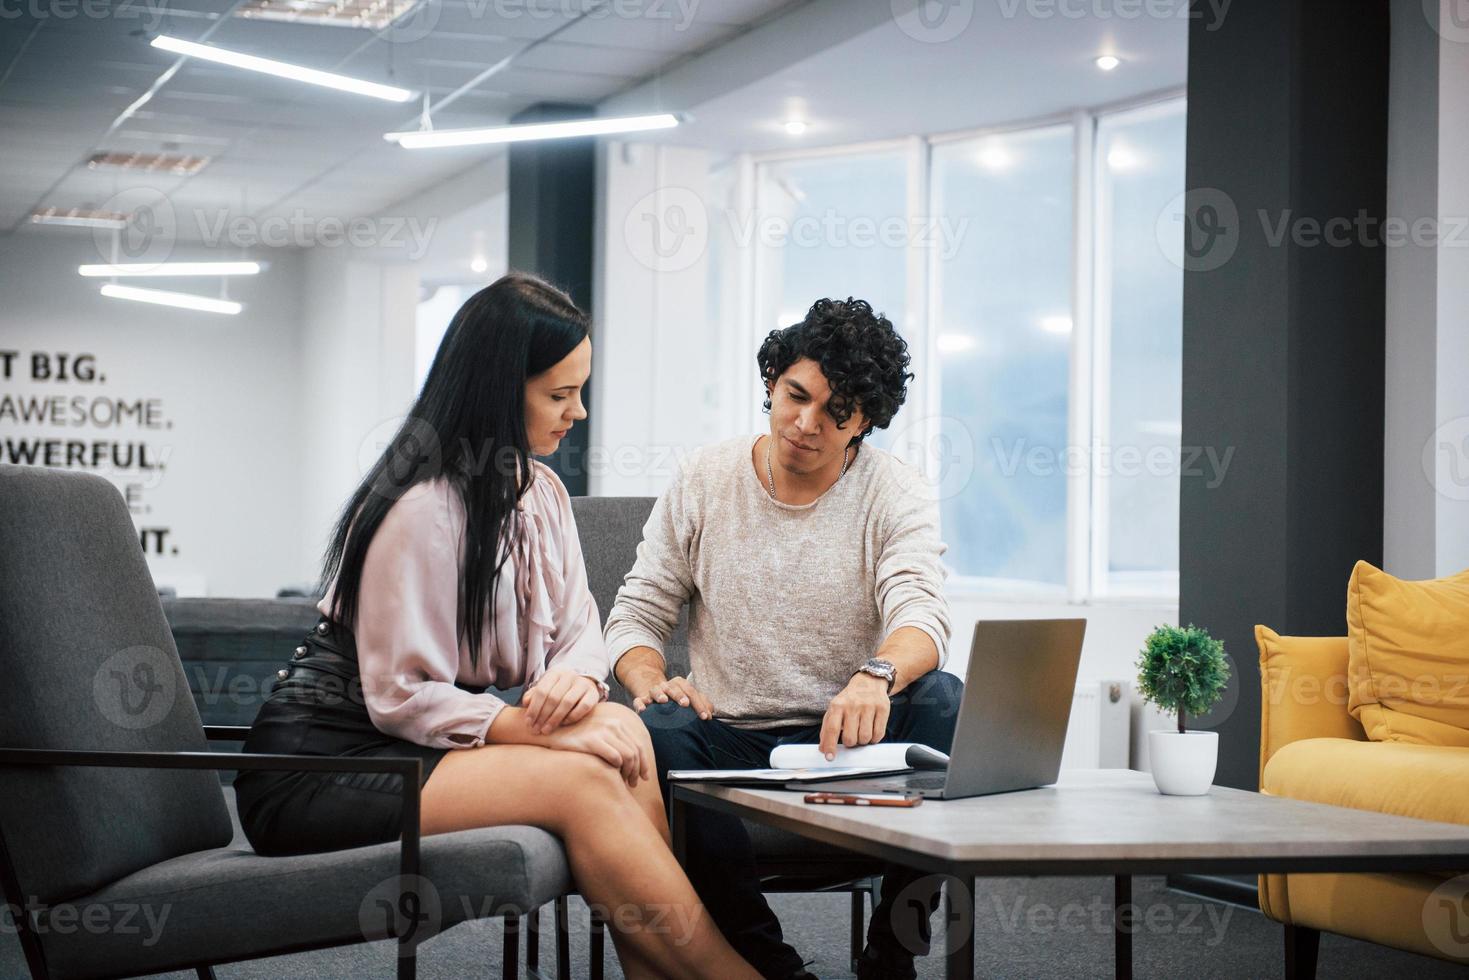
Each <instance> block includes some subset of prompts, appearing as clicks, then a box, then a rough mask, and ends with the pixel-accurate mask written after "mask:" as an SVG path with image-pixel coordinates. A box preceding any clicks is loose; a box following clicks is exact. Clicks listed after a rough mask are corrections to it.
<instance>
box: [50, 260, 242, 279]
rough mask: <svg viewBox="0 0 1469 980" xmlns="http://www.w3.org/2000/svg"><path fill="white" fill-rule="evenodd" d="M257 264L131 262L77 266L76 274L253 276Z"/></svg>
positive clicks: (98, 275) (93, 276)
mask: <svg viewBox="0 0 1469 980" xmlns="http://www.w3.org/2000/svg"><path fill="white" fill-rule="evenodd" d="M260 269H261V265H260V263H259V262H132V263H124V264H122V265H79V266H77V272H79V273H81V274H82V275H84V276H86V277H88V278H92V279H97V278H100V279H108V278H111V277H113V276H119V277H121V276H254V275H259V273H260Z"/></svg>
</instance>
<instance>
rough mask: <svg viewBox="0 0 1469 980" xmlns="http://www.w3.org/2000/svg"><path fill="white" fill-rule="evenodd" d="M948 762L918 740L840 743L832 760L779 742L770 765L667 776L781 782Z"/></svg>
mask: <svg viewBox="0 0 1469 980" xmlns="http://www.w3.org/2000/svg"><path fill="white" fill-rule="evenodd" d="M948 764H949V757H948V756H947V755H945V754H944V753H942V752H939V751H938V750H936V749H931V748H929V747H928V746H926V745H919V744H918V743H916V742H894V743H892V744H890V745H860V746H858V747H857V748H854V749H848V748H843V747H842V746H840V745H839V746H837V751H836V758H835V759H832V760H831V761H827V759H826V757H825V756H824V755H822V754H821V748H820V747H819V746H816V745H780V746H777V747H776V748H775V750H774V751H772V752H771V753H770V768H769V769H675V770H673V771H671V772H670V773H669V774H668V778H669V779H671V780H674V781H679V780H683V781H686V782H692V781H695V780H706V781H708V782H715V783H777V784H779V783H799V782H804V781H807V780H819V779H843V778H846V777H848V776H885V775H887V774H889V773H899V772H907V771H909V770H910V769H944V768H946V767H947V766H948Z"/></svg>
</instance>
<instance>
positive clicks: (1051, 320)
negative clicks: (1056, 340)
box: [1036, 313, 1071, 334]
mask: <svg viewBox="0 0 1469 980" xmlns="http://www.w3.org/2000/svg"><path fill="white" fill-rule="evenodd" d="M1036 323H1037V324H1038V325H1039V326H1040V328H1041V329H1042V330H1044V331H1045V332H1046V333H1057V334H1066V333H1070V332H1071V317H1069V316H1067V315H1066V314H1064V313H1061V314H1055V315H1053V316H1043V317H1041V318H1040V319H1039V320H1037V321H1036Z"/></svg>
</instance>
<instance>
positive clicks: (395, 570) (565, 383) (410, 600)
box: [235, 273, 756, 977]
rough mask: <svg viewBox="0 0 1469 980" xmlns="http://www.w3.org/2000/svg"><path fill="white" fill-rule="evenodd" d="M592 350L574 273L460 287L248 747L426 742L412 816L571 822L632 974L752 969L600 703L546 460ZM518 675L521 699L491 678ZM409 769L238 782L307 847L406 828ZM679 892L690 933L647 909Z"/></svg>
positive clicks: (583, 867)
mask: <svg viewBox="0 0 1469 980" xmlns="http://www.w3.org/2000/svg"><path fill="white" fill-rule="evenodd" d="M590 372H591V341H590V339H589V338H588V323H587V318H586V316H585V315H584V314H583V313H582V312H581V311H580V310H578V309H577V308H576V306H575V305H574V304H573V303H572V302H571V300H570V299H569V298H568V297H567V296H566V295H565V294H563V293H561V292H559V291H558V290H556V289H554V288H552V287H551V286H549V285H547V284H546V283H544V282H542V281H540V280H539V279H536V278H534V277H532V276H526V275H519V274H514V273H512V274H510V275H507V276H505V277H503V278H502V279H500V280H498V281H497V282H495V283H494V284H493V285H491V286H488V287H486V288H485V289H482V290H480V291H479V292H478V293H476V294H475V295H474V296H472V297H470V299H469V300H468V302H466V303H465V304H464V306H463V307H462V308H461V309H460V310H459V312H458V313H457V314H455V316H454V319H453V321H452V322H451V323H450V325H449V329H448V332H447V333H446V334H445V335H444V340H443V342H442V343H441V344H440V346H439V351H438V354H437V355H436V356H435V358H434V363H433V366H432V367H431V368H430V370H429V374H428V378H427V379H426V380H425V381H424V385H423V391H422V392H421V393H420V395H419V397H418V401H417V402H416V403H415V404H414V406H413V409H412V411H411V413H410V414H409V417H408V420H407V421H406V422H405V423H404V424H403V425H402V427H401V428H400V429H399V430H398V432H397V434H396V435H395V436H394V437H393V439H392V441H391V442H390V443H389V444H388V446H387V448H386V449H385V450H384V451H383V454H382V456H381V457H380V458H379V459H378V460H377V463H376V464H375V465H374V466H373V468H372V470H371V471H370V472H369V473H368V474H367V476H366V478H365V479H364V480H363V481H362V484H361V485H360V486H359V487H358V488H357V491H356V492H355V493H354V494H353V495H352V498H351V499H350V500H349V501H348V503H347V505H346V507H345V508H344V509H343V511H342V515H341V519H340V520H339V522H338V523H337V526H336V529H335V532H334V534H333V536H332V539H331V544H330V547H329V548H328V550H327V554H326V560H325V562H324V568H323V574H322V582H323V584H324V592H325V595H324V597H323V598H322V600H321V602H320V603H319V605H318V608H319V609H320V611H321V613H322V617H323V618H322V620H321V622H319V623H318V624H317V626H316V628H315V629H313V630H312V632H311V633H310V634H309V635H308V636H307V638H306V640H305V641H304V642H303V643H302V645H301V646H299V647H297V648H296V652H295V655H294V656H293V658H292V661H291V663H290V664H288V665H287V666H286V667H285V668H284V669H283V670H281V671H280V674H279V678H280V679H279V681H278V683H277V685H276V687H275V688H274V690H273V691H272V692H271V694H270V696H269V697H268V698H267V700H266V702H265V704H264V705H263V706H262V707H261V710H260V713H259V715H258V716H257V717H256V719H255V723H254V725H253V726H252V727H251V730H250V736H249V738H248V739H247V741H246V743H245V750H246V751H247V752H300V753H307V754H317V755H352V756H403V755H408V756H416V757H418V758H420V759H421V760H422V762H423V778H424V784H423V786H422V797H421V805H422V817H421V819H422V832H423V833H424V834H425V835H427V834H437V833H445V832H449V831H454V830H464V829H468V828H473V827H490V826H496V825H501V824H530V825H533V826H538V827H543V828H545V829H546V830H549V831H550V832H552V833H554V834H556V835H557V836H559V837H560V838H561V840H562V841H563V843H564V844H565V847H566V852H567V856H568V857H569V859H570V863H571V868H572V873H573V875H574V877H575V878H576V882H577V885H578V887H579V888H580V890H581V893H582V894H583V895H584V896H586V898H587V901H588V902H589V903H591V904H593V905H594V906H599V907H603V908H607V909H609V910H617V913H618V914H617V915H616V916H614V917H612V922H613V929H612V933H613V939H614V942H615V943H616V944H617V949H618V954H619V957H620V958H621V960H622V963H623V969H624V972H625V973H626V974H627V975H628V976H630V977H632V976H639V977H651V976H696V975H702V976H720V977H724V976H750V977H753V976H756V974H755V973H754V971H752V970H751V969H750V967H749V966H748V964H746V963H745V962H744V961H743V960H741V959H740V958H739V956H738V955H737V954H736V953H735V952H734V950H732V949H731V948H730V946H729V944H728V943H726V942H725V940H724V937H723V936H721V935H720V933H719V931H718V929H717V928H715V927H714V926H713V924H712V923H711V922H710V920H709V918H708V917H707V916H704V915H702V909H700V908H699V907H698V905H699V900H698V897H697V896H696V895H695V893H694V890H693V887H692V886H691V885H690V884H689V881H688V879H687V878H686V877H685V876H684V873H683V871H682V870H681V869H680V868H679V866H678V863H677V861H675V860H674V857H673V854H672V852H671V851H670V850H669V847H668V823H667V820H666V817H665V815H664V809H663V800H662V796H661V794H660V793H659V790H658V781H657V779H656V778H655V774H654V773H653V771H652V765H653V748H652V743H651V741H650V740H649V737H648V735H647V729H646V728H645V726H644V725H643V723H642V722H641V721H640V720H639V719H638V717H637V716H636V715H635V714H634V713H633V712H632V711H631V710H629V709H627V708H624V707H622V706H620V705H616V704H610V703H607V685H606V683H605V681H604V679H605V678H606V676H607V672H608V658H607V650H606V647H605V646H604V644H603V640H602V631H601V623H600V621H599V619H598V615H597V607H596V603H595V602H594V601H593V600H592V596H591V593H590V591H589V589H588V587H587V576H586V568H585V565H584V564H583V561H582V553H581V548H580V545H579V543H578V538H577V531H576V524H575V521H574V520H573V518H572V513H571V501H570V498H569V497H568V496H567V493H566V489H565V487H563V486H562V484H561V481H560V480H559V479H558V478H557V477H556V475H555V473H553V472H552V471H551V469H550V468H549V467H547V466H545V465H544V464H542V463H540V462H537V461H536V460H535V459H533V457H534V456H544V455H548V454H550V453H553V452H555V450H556V448H557V446H558V445H559V443H560V440H561V439H562V438H563V437H564V436H565V435H566V434H567V432H568V431H569V430H570V428H571V426H572V425H573V424H575V422H576V421H577V420H579V419H583V418H585V417H586V410H585V409H584V408H583V407H582V402H581V391H582V388H583V386H584V385H585V383H586V380H587V377H588V375H589V374H590ZM517 685H524V688H525V693H524V694H523V696H522V699H521V703H520V705H517V706H510V705H507V704H505V703H504V702H503V701H501V700H500V699H499V698H497V697H495V696H494V695H493V694H491V693H489V692H487V691H486V690H485V688H488V687H495V688H499V689H502V690H503V689H506V688H510V687H514V686H517ZM399 782H400V777H397V776H389V775H385V774H384V775H378V774H370V775H369V774H331V773H266V772H244V773H241V774H240V776H239V778H238V779H237V780H236V782H235V788H236V792H237V794H238V797H239V806H240V820H241V823H242V824H243V826H244V829H245V833H246V835H247V836H248V838H249V840H250V843H251V844H252V845H253V846H254V847H255V850H256V851H257V852H259V853H261V854H298V853H310V852H315V851H327V850H335V849H337V848H343V847H356V846H361V845H365V844H371V843H379V842H383V841H390V840H394V839H396V838H397V837H398V835H399V831H400V826H401V821H402V813H401V805H400V803H399V799H400V797H399V791H400V790H399V786H398V785H397V784H398V783H399ZM670 907H672V908H673V909H674V910H675V911H676V912H679V913H681V914H680V915H679V917H678V918H679V921H680V922H681V923H687V924H689V928H688V934H687V935H682V936H676V935H674V934H673V933H672V931H670V930H667V929H654V928H642V927H640V926H639V925H638V924H637V923H639V922H641V921H642V920H643V919H652V918H653V917H654V916H659V915H666V914H667V912H668V910H669V909H670ZM619 922H621V924H622V928H619V927H618V923H619Z"/></svg>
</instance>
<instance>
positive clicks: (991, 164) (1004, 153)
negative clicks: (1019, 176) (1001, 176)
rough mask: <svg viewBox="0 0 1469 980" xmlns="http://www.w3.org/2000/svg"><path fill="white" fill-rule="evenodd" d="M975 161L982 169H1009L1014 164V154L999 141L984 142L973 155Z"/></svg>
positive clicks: (996, 170)
mask: <svg viewBox="0 0 1469 980" xmlns="http://www.w3.org/2000/svg"><path fill="white" fill-rule="evenodd" d="M974 159H975V161H976V162H977V163H978V164H979V165H980V166H981V167H983V168H984V169H986V170H992V171H995V172H996V173H998V172H999V171H1001V170H1009V169H1010V168H1011V167H1012V166H1014V164H1015V155H1014V154H1013V153H1011V152H1010V150H1009V149H1008V148H1007V147H1005V146H1004V145H1002V144H1000V143H993V142H991V143H986V144H985V145H984V146H982V147H980V150H979V152H978V153H977V154H975V157H974Z"/></svg>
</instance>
